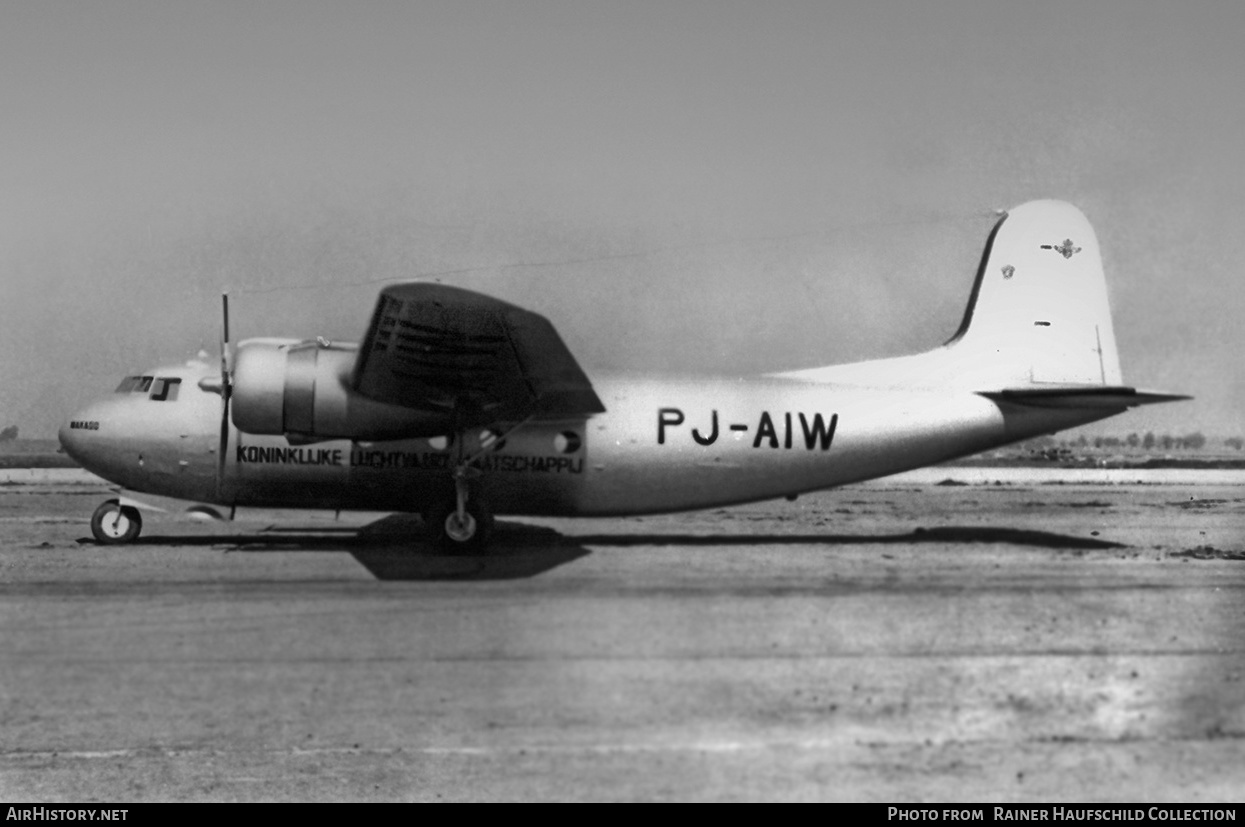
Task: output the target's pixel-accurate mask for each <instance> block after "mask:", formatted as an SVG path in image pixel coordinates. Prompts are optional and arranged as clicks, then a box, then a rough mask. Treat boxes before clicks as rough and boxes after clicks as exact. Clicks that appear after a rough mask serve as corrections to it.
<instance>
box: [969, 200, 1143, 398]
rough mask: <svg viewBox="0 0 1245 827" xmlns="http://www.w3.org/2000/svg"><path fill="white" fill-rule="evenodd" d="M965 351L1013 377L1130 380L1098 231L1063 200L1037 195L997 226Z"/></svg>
mask: <svg viewBox="0 0 1245 827" xmlns="http://www.w3.org/2000/svg"><path fill="white" fill-rule="evenodd" d="M947 347H948V349H949V350H951V351H952V352H953V353H954V354H955V357H956V359H957V361H958V360H961V359H965V358H967V359H968V360H971V361H973V362H977V363H978V364H982V363H983V362H987V361H988V363H989V364H990V365H991V366H992V369H991V370H990V371H989V372H990V373H991V374H994V376H992V378H993V379H994V380H995V381H996V382H998V383H999V384H1000V385H1001V386H1004V387H1023V386H1027V385H1033V386H1051V385H1060V386H1086V385H1108V386H1115V385H1121V384H1122V383H1123V378H1122V375H1121V372H1120V361H1119V353H1118V351H1117V350H1116V345H1115V333H1114V330H1113V328H1112V324H1111V310H1110V306H1109V304H1108V301H1107V283H1106V276H1105V274H1104V272H1103V267H1102V256H1101V254H1100V252H1099V247H1098V238H1097V236H1096V235H1095V233H1094V230H1093V227H1092V226H1090V223H1089V221H1088V220H1087V219H1086V218H1085V215H1084V214H1083V213H1082V212H1081V211H1080V210H1078V209H1077V208H1076V207H1074V206H1072V205H1071V204H1067V203H1064V202H1062V201H1031V202H1029V203H1027V204H1023V205H1021V206H1019V207H1017V208H1015V209H1013V210H1011V211H1009V212H1008V213H1007V214H1006V215H1005V216H1004V217H1003V218H1002V219H1000V221H999V223H998V224H997V225H996V226H995V228H994V231H993V232H992V233H991V235H990V240H989V242H988V243H987V245H986V250H985V252H984V253H983V255H982V264H981V268H980V270H979V271H978V274H977V281H976V282H975V283H974V286H973V294H972V298H971V299H970V301H969V305H968V309H967V310H966V311H965V314H964V321H963V323H962V324H961V325H960V329H959V331H957V333H956V334H955V336H953V337H952V338H951V340H950V341H948V342H947Z"/></svg>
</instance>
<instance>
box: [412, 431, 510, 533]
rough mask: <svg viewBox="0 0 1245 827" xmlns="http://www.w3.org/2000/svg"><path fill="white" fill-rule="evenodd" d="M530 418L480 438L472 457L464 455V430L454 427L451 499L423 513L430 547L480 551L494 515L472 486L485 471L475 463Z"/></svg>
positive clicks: (491, 529)
mask: <svg viewBox="0 0 1245 827" xmlns="http://www.w3.org/2000/svg"><path fill="white" fill-rule="evenodd" d="M457 416H458V414H456V417H457ZM529 419H531V417H528V418H527V419H524V420H523V421H522V422H519V423H518V424H516V425H514V426H512V427H511V428H510V429H509V430H507V431H506V432H505V433H503V434H496V433H494V434H492V438H491V439H488V440H484V439H483V438H482V439H481V447H480V448H479V450H477V451H476V452H475V453H473V454H468V453H467V452H466V439H465V437H466V432H465V429H463V428H461V427H460V428H455V433H454V443H455V444H456V445H457V446H458V456H457V458H456V459H455V462H454V469H453V470H452V471H451V472H450V476H451V477H452V478H453V480H454V496H453V497H452V498H450V497H446V498H445V499H444V500H442V501H440V502H438V503H437V504H436V505H434V506H433V507H432V508H430V509H428V510H427V511H425V512H424V522H425V523H427V526H428V539H429V540H431V541H432V543H433V545H435V546H437V547H439V548H441V549H443V550H445V551H449V552H464V551H466V552H479V551H483V549H484V546H485V545H486V544H487V543H488V539H489V535H490V534H492V532H493V514H492V512H490V511H489V510H488V507H487V505H486V504H485V503H484V501H483V500H482V499H481V497H480V494H479V490H478V489H479V487H478V486H477V485H476V484H475V481H476V480H477V479H479V478H480V477H481V476H482V475H483V473H484V472H483V471H481V470H480V469H479V468H477V467H475V465H474V463H475V462H476V461H477V460H479V459H480V458H481V457H483V456H484V455H485V454H488V453H490V452H492V451H496V450H498V449H499V448H500V447H501V446H502V445H504V444H505V442H506V437H508V436H510V434H512V433H514V432H515V431H517V430H518V429H519V428H521V427H523V426H524V425H525V424H527V422H528V420H529Z"/></svg>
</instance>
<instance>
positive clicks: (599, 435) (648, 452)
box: [60, 363, 1119, 516]
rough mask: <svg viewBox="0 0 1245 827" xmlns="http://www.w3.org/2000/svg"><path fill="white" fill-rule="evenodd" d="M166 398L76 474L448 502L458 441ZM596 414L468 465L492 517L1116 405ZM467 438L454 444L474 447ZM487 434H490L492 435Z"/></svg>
mask: <svg viewBox="0 0 1245 827" xmlns="http://www.w3.org/2000/svg"><path fill="white" fill-rule="evenodd" d="M151 375H155V376H161V377H175V378H180V379H181V380H182V382H181V387H182V390H181V392H180V394H179V395H178V398H177V399H176V400H174V401H171V402H170V401H153V400H151V399H150V398H149V397H148V395H147V394H143V393H125V392H119V393H116V394H114V395H113V396H112V397H110V398H105V399H102V400H100V401H99V402H96V403H94V404H92V405H91V406H89V407H88V408H86V409H84V410H83V411H81V412H79V413H77V414H75V415H74V416H73V418H72V420H71V421H70V422H69V423H67V424H66V426H65V427H64V428H62V429H61V433H60V438H61V442H62V444H63V445H64V446H65V448H66V450H67V452H68V453H69V454H70V455H71V456H73V457H74V458H75V459H77V460H78V461H79V462H80V463H81V464H82V465H83V466H84V467H85V468H87V469H88V470H90V471H93V472H94V473H96V474H98V475H100V476H102V477H104V478H105V479H108V480H111V481H113V482H115V483H117V484H118V485H120V486H122V487H123V488H125V489H129V490H131V491H135V492H142V493H148V494H157V495H163V496H170V497H178V498H182V499H187V500H194V501H198V502H206V503H215V504H219V505H226V506H260V507H265V506H266V507H302V508H320V509H367V510H394V511H419V510H421V507H422V504H423V503H425V502H427V501H429V500H430V499H432V498H433V497H435V496H437V495H439V494H442V493H443V492H444V490H445V488H446V485H447V481H448V479H449V471H450V469H451V468H452V465H453V462H454V460H455V458H456V456H457V455H458V454H457V451H458V446H456V445H454V444H452V442H451V441H450V440H448V439H447V438H444V437H441V438H432V439H404V440H396V441H387V442H360V441H351V440H328V441H322V442H313V443H309V444H291V443H290V442H289V441H288V440H287V439H286V438H285V437H281V436H261V435H253V434H246V433H241V432H239V431H238V429H237V428H236V427H233V426H232V425H230V426H229V435H228V439H227V442H226V451H225V457H224V462H223V464H222V463H221V462H220V459H219V457H218V446H219V444H220V419H221V412H220V407H221V402H220V397H219V396H217V395H216V394H214V393H210V392H207V391H204V390H201V389H200V388H199V387H198V386H197V383H198V382H199V380H200V379H202V378H204V377H211V376H214V375H215V369H214V368H212V367H210V366H208V365H206V364H195V363H192V364H190V365H186V366H182V367H178V368H169V369H163V370H156V371H152V373H151ZM593 384H594V386H595V387H596V388H597V389H598V392H599V394H600V396H601V399H602V400H603V401H604V402H605V405H606V407H607V410H606V412H605V413H602V414H598V415H595V416H592V417H589V418H580V419H575V420H562V421H532V422H528V423H526V424H524V425H521V426H519V427H518V428H517V429H515V430H514V431H512V432H511V433H509V434H507V435H505V438H504V441H503V442H502V444H501V445H499V446H494V447H493V448H492V449H490V450H488V451H487V452H486V453H485V454H484V455H483V456H481V458H480V459H479V460H478V461H477V463H476V465H477V466H478V467H479V468H480V469H481V470H482V471H483V472H484V473H483V474H482V475H481V477H480V486H481V493H482V494H483V496H484V498H485V499H486V501H487V502H488V504H489V507H490V508H491V509H492V510H493V511H494V512H495V513H498V514H531V515H545V516H605V515H619V514H644V513H656V512H670V511H682V510H690V509H697V508H708V507H715V506H722V505H730V504H735V503H742V502H749V501H755V500H764V499H772V498H776V497H782V496H789V495H794V494H798V493H802V492H806V491H813V490H818V489H823V488H831V487H834V486H838V485H843V484H845V483H850V482H854V481H858V480H863V479H869V478H872V477H878V476H884V475H887V474H892V473H898V472H900V471H904V470H907V469H911V468H919V467H922V466H925V465H929V464H931V463H936V462H942V461H945V460H949V459H953V458H956V457H960V456H964V455H968V454H973V453H976V452H979V451H983V450H987V449H989V448H992V447H995V446H999V445H1003V444H1006V443H1009V442H1014V441H1016V440H1019V439H1024V438H1027V437H1030V436H1035V435H1038V434H1042V433H1048V432H1051V431H1055V430H1059V429H1062V428H1068V427H1072V426H1075V425H1079V424H1083V423H1085V422H1090V421H1093V420H1096V419H1100V418H1102V417H1104V416H1109V415H1111V414H1114V413H1117V412H1118V410H1119V409H1110V410H1101V409H1097V410H1085V409H1070V410H1069V409H1058V408H1030V407H1024V406H1012V405H1009V404H1007V403H1005V402H996V401H994V400H991V399H989V398H986V397H984V396H981V395H979V394H976V393H971V392H964V391H954V392H950V391H934V390H907V389H877V388H860V387H852V386H839V385H835V384H824V383H816V382H807V381H799V380H796V379H788V378H779V377H759V378H751V379H720V378H652V377H635V378H632V377H612V378H608V379H596V380H594V383H593ZM480 436H481V435H478V434H471V435H469V437H468V439H467V444H466V445H465V446H464V448H465V449H466V451H467V452H468V453H473V452H476V451H478V450H480V449H481V441H480ZM485 436H486V437H487V434H486V435H485Z"/></svg>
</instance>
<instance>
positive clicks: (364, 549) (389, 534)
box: [78, 514, 590, 580]
mask: <svg viewBox="0 0 1245 827" xmlns="http://www.w3.org/2000/svg"><path fill="white" fill-rule="evenodd" d="M78 542H79V543H80V544H83V545H93V544H95V540H94V539H91V538H82V539H79V540H78ZM133 545H135V546H175V547H187V546H204V547H210V548H219V549H224V550H225V551H227V552H242V553H246V554H263V553H269V552H290V551H302V552H346V553H348V554H350V556H351V557H353V558H354V559H355V560H356V561H358V563H359V564H360V565H361V566H363V567H364V568H365V569H367V570H368V571H369V572H370V573H371V574H372V575H373V576H374V577H375V578H376V579H377V580H517V579H521V578H526V577H535V576H537V575H539V574H543V573H544V572H546V571H549V570H551V569H554V568H557V567H558V566H561V565H565V564H566V563H569V562H571V561H572V560H578V559H579V558H580V557H584V556H586V555H587V554H589V553H590V552H589V551H588V550H587V549H586V548H583V547H582V546H581V545H580V544H578V543H575V542H574V541H572V540H568V539H567V538H565V537H563V536H562V535H561V534H559V533H558V532H556V531H554V530H553V529H551V528H543V527H541V526H530V525H523V524H521V523H511V522H506V521H503V520H498V521H497V523H496V526H495V529H494V533H493V539H492V541H491V542H490V544H489V547H488V550H487V551H486V552H484V553H482V554H467V553H463V554H449V553H446V552H443V551H441V550H440V549H438V548H436V547H434V546H433V545H431V544H430V543H429V542H428V541H426V540H425V539H424V524H423V521H422V520H421V519H420V518H419V517H417V516H415V515H412V514H393V515H390V516H388V517H385V518H383V519H380V520H377V521H376V522H374V523H369V524H368V525H365V526H363V527H361V528H348V527H336V526H334V527H319V526H292V527H288V528H286V527H278V526H269V527H267V528H263V529H260V530H257V531H251V532H248V533H242V534H200V535H144V536H142V537H140V538H138V539H137V540H135V541H134V543H133Z"/></svg>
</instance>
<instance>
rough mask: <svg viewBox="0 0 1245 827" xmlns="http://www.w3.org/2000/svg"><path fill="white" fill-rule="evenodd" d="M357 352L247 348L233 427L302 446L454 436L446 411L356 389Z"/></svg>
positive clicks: (235, 383)
mask: <svg viewBox="0 0 1245 827" xmlns="http://www.w3.org/2000/svg"><path fill="white" fill-rule="evenodd" d="M356 351H357V348H356V347H355V346H354V345H340V344H329V345H324V344H321V343H318V342H314V341H312V342H294V341H273V340H259V341H254V340H253V341H249V342H242V343H241V344H240V345H239V346H238V350H237V354H236V356H235V358H234V368H233V377H232V391H231V394H230V401H231V410H232V417H233V424H234V425H235V426H237V428H238V430H240V431H243V432H245V433H248V434H284V435H285V436H287V437H290V438H291V439H295V440H302V441H318V440H327V439H361V440H383V439H406V438H416V437H431V436H439V435H443V434H447V433H450V430H451V419H450V413H449V412H448V411H437V410H420V409H415V408H408V407H405V406H402V405H392V404H388V403H384V402H377V401H375V400H373V399H369V398H368V397H366V396H363V395H362V394H360V393H358V392H357V391H355V390H354V389H352V388H351V387H350V372H351V369H352V367H353V366H354V361H355V355H356Z"/></svg>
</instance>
